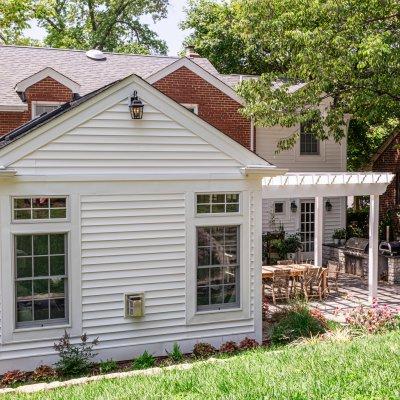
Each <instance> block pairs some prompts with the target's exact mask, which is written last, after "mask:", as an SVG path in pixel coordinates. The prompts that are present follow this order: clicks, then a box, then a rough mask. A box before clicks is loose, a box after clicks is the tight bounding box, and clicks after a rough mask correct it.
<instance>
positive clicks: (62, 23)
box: [0, 0, 168, 54]
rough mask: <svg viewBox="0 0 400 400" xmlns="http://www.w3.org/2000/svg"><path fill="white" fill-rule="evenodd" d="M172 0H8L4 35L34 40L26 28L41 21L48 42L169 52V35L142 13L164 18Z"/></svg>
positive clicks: (7, 39) (1, 9)
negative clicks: (158, 31)
mask: <svg viewBox="0 0 400 400" xmlns="http://www.w3.org/2000/svg"><path fill="white" fill-rule="evenodd" d="M167 6H168V0H135V1H132V0H3V2H2V3H0V41H2V42H3V43H5V44H20V43H29V41H30V38H29V37H26V36H25V35H24V29H26V28H28V27H29V26H30V24H31V22H32V21H36V23H37V25H38V26H39V27H41V28H44V30H45V32H46V36H45V38H44V40H43V44H45V45H48V46H52V47H63V48H74V49H84V50H87V49H91V48H97V49H99V50H104V51H116V52H130V53H145V54H147V53H159V54H166V52H167V45H166V43H165V41H163V40H160V39H159V38H158V36H157V34H156V33H155V32H154V31H152V30H151V29H150V28H149V26H148V25H147V24H144V23H142V22H141V21H140V17H141V16H143V15H151V16H152V17H153V19H154V20H159V19H161V18H165V17H166V15H167Z"/></svg>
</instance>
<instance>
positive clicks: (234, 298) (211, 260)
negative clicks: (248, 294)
mask: <svg viewBox="0 0 400 400" xmlns="http://www.w3.org/2000/svg"><path fill="white" fill-rule="evenodd" d="M238 305H239V227H238V226H208V227H198V228H197V310H204V309H206V310H207V309H216V310H219V309H221V308H230V307H237V306H238Z"/></svg>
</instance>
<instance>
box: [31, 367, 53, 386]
mask: <svg viewBox="0 0 400 400" xmlns="http://www.w3.org/2000/svg"><path fill="white" fill-rule="evenodd" d="M56 377H57V372H56V371H55V369H54V368H52V367H50V366H49V365H39V366H38V367H37V368H36V369H35V370H34V371H33V374H32V379H33V380H34V381H36V382H47V381H51V380H53V379H54V378H56Z"/></svg>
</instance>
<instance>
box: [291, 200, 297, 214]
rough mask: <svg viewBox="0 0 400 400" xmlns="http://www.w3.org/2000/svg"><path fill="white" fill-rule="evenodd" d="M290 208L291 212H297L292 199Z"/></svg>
mask: <svg viewBox="0 0 400 400" xmlns="http://www.w3.org/2000/svg"><path fill="white" fill-rule="evenodd" d="M290 210H291V211H292V213H295V212H297V204H296V202H295V201H294V200H292V202H291V203H290Z"/></svg>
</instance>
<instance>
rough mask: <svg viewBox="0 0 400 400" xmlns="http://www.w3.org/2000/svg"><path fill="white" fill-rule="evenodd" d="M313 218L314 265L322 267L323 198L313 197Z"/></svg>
mask: <svg viewBox="0 0 400 400" xmlns="http://www.w3.org/2000/svg"><path fill="white" fill-rule="evenodd" d="M314 218H315V220H314V265H315V266H317V267H322V242H323V236H324V228H323V226H324V225H323V219H324V198H323V197H322V196H317V197H315V214H314Z"/></svg>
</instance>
